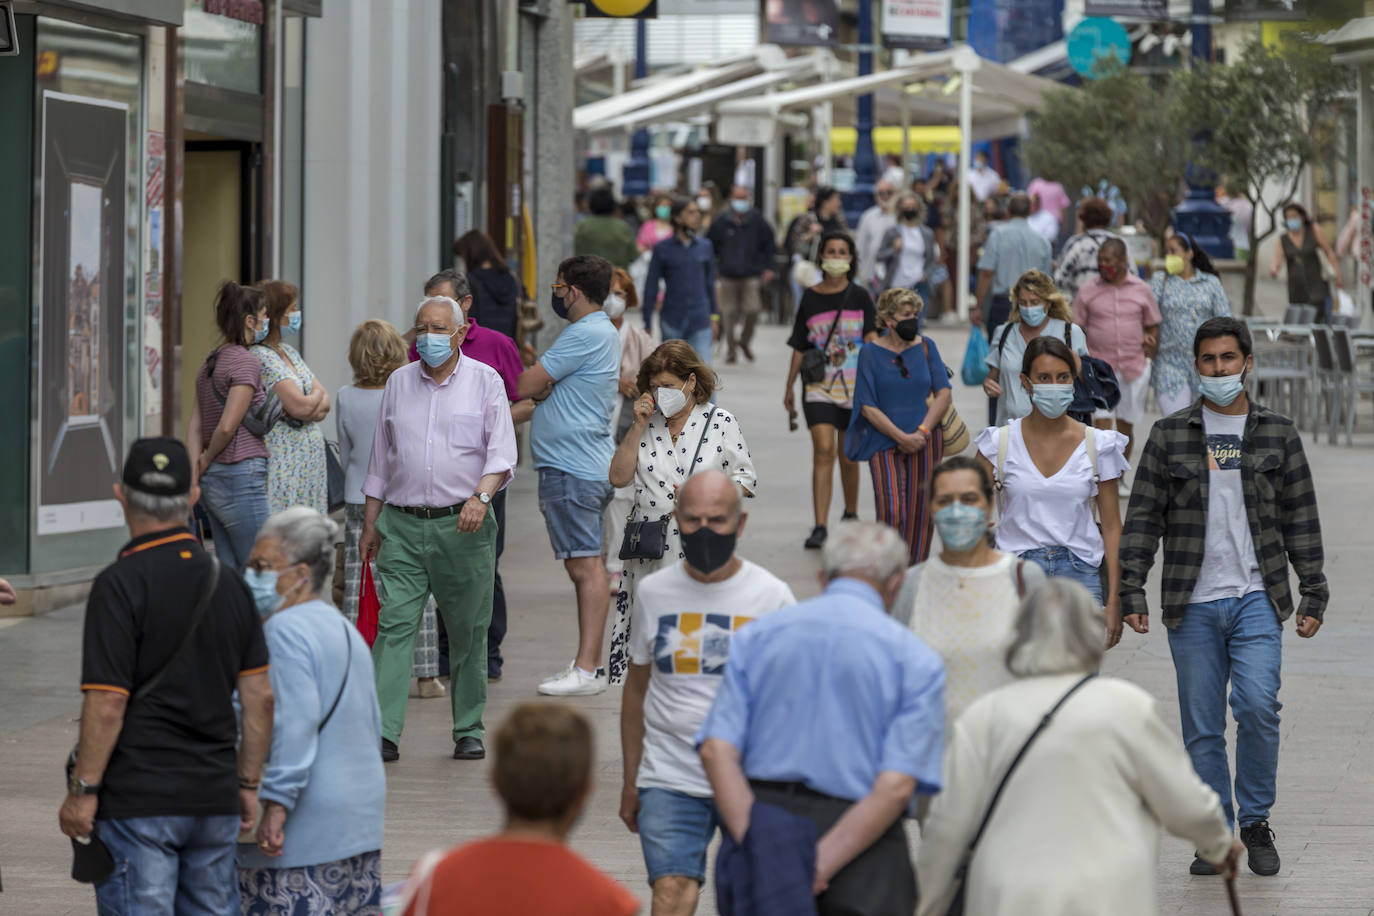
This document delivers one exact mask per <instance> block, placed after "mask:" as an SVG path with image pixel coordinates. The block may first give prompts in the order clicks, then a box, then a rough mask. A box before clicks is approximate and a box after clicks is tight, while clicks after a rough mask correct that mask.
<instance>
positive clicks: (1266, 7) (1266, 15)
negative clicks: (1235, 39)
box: [1226, 0, 1307, 22]
mask: <svg viewBox="0 0 1374 916" xmlns="http://www.w3.org/2000/svg"><path fill="white" fill-rule="evenodd" d="M1306 18H1307V3H1306V2H1305V0H1226V21H1227V22H1255V21H1262V20H1275V19H1283V20H1288V21H1293V20H1300V19H1306Z"/></svg>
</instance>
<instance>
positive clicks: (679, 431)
mask: <svg viewBox="0 0 1374 916" xmlns="http://www.w3.org/2000/svg"><path fill="white" fill-rule="evenodd" d="M638 383H639V391H640V396H639V400H637V401H635V419H634V424H633V425H631V427H630V432H629V435H627V436H626V437H625V439H624V441H622V442H621V443H620V445H618V446H617V447H616V450H615V455H614V456H613V457H612V458H611V471H610V482H611V486H614V487H625V486H630V485H631V483H633V485H634V494H635V496H634V506H633V508H632V509H631V510H630V517H629V518H630V520H632V521H657V520H659V519H663V520H664V523H665V527H666V532H665V533H666V537H665V538H664V544H665V546H664V550H663V556H662V557H659V558H658V559H628V560H626V561H625V569H624V572H623V573H622V574H621V579H620V591H619V592H618V593H617V595H616V601H615V621H614V622H613V623H612V624H611V651H610V662H609V664H608V666H607V667H608V672H607V673H608V674H609V675H610V682H611V683H612V684H618V683H620V682H621V680H622V679H623V678H624V677H625V670H626V666H627V665H628V663H629V653H628V646H629V638H630V618H631V615H632V613H633V611H634V600H635V586H636V583H638V582H640V581H642V580H643V579H644V577H645V576H647V575H649V573H652V572H654V571H656V570H658V569H660V568H662V567H663V566H666V565H667V564H669V563H675V562H677V561H678V560H680V559H682V538H681V535H680V534H679V533H678V529H677V521H676V519H675V518H674V517H673V514H672V512H673V509H674V508H675V500H676V499H677V491H678V488H679V487H681V486H682V484H683V483H685V482H686V480H687V478H688V477H690V476H691V475H692V473H693V472H695V471H702V470H706V469H707V468H714V469H716V470H719V471H723V472H724V473H725V474H726V475H727V476H728V477H729V478H730V479H731V480H733V481H734V482H735V483H737V484H739V485H740V486H741V487H743V488H744V492H745V495H746V496H753V495H754V491H755V489H756V488H757V487H758V478H757V476H756V475H755V474H754V462H753V460H752V459H751V458H750V457H749V447H748V446H747V445H746V444H745V442H744V433H743V432H742V431H741V430H740V428H739V423H738V422H736V421H735V417H734V415H733V414H731V413H730V412H729V411H728V410H722V409H721V408H719V407H717V406H716V405H714V404H712V403H711V395H712V394H713V393H714V392H715V389H716V384H717V380H716V374H715V373H714V372H712V371H711V367H710V366H708V365H706V363H705V362H703V361H702V359H701V357H700V356H698V355H697V352H696V350H694V349H692V346H691V344H689V343H687V341H685V340H666V341H664V342H663V343H662V344H660V345H659V347H658V349H656V350H654V352H653V353H650V354H649V357H648V358H647V359H645V360H644V362H643V364H642V365H641V366H640V367H639V379H638ZM693 459H695V462H694V461H693ZM611 549H612V550H614V551H616V552H617V553H618V552H619V550H620V545H619V544H615V545H613V546H612V548H611Z"/></svg>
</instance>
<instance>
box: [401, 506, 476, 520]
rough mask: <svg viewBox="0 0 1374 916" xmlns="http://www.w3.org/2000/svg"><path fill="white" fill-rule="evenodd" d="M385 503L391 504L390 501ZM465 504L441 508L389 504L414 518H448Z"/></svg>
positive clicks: (461, 509) (460, 510)
mask: <svg viewBox="0 0 1374 916" xmlns="http://www.w3.org/2000/svg"><path fill="white" fill-rule="evenodd" d="M387 505H389V506H391V504H390V503H387ZM465 505H467V504H466V503H459V504H458V505H456V506H444V507H443V508H442V509H431V508H430V507H429V506H391V508H393V509H395V510H396V511H397V512H404V513H405V514H406V515H413V516H415V517H416V518H448V517H449V516H450V515H457V514H458V513H459V512H462V511H463V506H465Z"/></svg>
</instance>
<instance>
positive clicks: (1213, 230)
mask: <svg viewBox="0 0 1374 916" xmlns="http://www.w3.org/2000/svg"><path fill="white" fill-rule="evenodd" d="M1210 7H1211V4H1210V3H1208V0H1193V27H1192V32H1193V57H1194V58H1200V59H1202V60H1210V59H1211V56H1212V25H1211V21H1210V17H1211V15H1212V11H1211V8H1210ZM1211 139H1212V133H1211V131H1209V130H1203V131H1200V132H1199V133H1198V134H1197V135H1195V136H1194V137H1193V148H1194V149H1195V150H1196V149H1197V148H1199V147H1202V146H1205V145H1206V144H1207V143H1210V142H1211ZM1184 180H1185V181H1186V182H1187V183H1188V196H1187V198H1185V199H1184V201H1183V203H1181V204H1179V205H1178V206H1177V207H1175V208H1174V214H1173V216H1174V231H1175V232H1185V233H1187V234H1188V236H1189V237H1190V238H1191V239H1192V240H1193V241H1194V242H1196V243H1197V245H1198V246H1199V247H1200V248H1202V250H1203V251H1205V252H1207V253H1208V254H1209V255H1211V256H1212V257H1214V258H1233V257H1235V255H1236V252H1235V249H1234V248H1233V247H1232V245H1231V211H1229V210H1227V209H1226V208H1225V207H1223V206H1222V205H1221V204H1219V203H1217V201H1216V184H1217V176H1216V175H1214V174H1212V173H1211V172H1209V171H1208V170H1206V169H1204V168H1202V167H1200V166H1198V165H1196V164H1194V163H1189V164H1188V169H1187V171H1186V172H1185V173H1184Z"/></svg>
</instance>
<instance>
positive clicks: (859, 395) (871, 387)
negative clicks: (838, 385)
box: [844, 331, 949, 461]
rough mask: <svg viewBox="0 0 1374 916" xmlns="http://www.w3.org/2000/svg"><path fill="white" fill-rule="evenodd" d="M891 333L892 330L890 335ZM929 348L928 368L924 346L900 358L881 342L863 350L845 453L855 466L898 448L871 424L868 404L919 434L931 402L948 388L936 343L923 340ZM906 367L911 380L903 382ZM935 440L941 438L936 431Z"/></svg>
mask: <svg viewBox="0 0 1374 916" xmlns="http://www.w3.org/2000/svg"><path fill="white" fill-rule="evenodd" d="M888 333H889V334H890V333H892V332H891V331H889V332H888ZM923 342H924V343H925V344H926V345H927V346H929V348H930V360H929V362H928V363H927V360H926V355H925V353H923V352H921V342H917V343H913V344H911V345H910V346H908V347H907V348H906V349H905V350H903V351H902V352H901V353H893V352H892V351H891V350H889V349H888V348H887V347H884V346H883V345H882V344H880V343H878V341H876V340H874V341H871V342H869V343H866V344H864V346H863V349H862V350H860V351H859V372H858V375H857V376H856V377H855V379H854V412H853V413H852V414H851V415H850V418H849V429H848V430H847V431H846V432H845V434H844V453H845V455H846V456H847V457H848V458H849V460H850V461H867V460H868V459H869V458H872V457H873V456H874V455H876V454H877V453H878V452H881V451H883V450H884V449H889V448H896V447H897V443H896V442H893V441H892V439H890V438H889V437H888V436H887V435H885V434H884V433H881V432H879V431H878V430H877V428H875V427H874V426H873V424H872V423H869V422H868V419H867V418H866V417H865V416H864V414H863V407H864V405H868V406H869V407H876V408H878V409H879V410H881V411H882V412H883V413H885V414H887V418H888V419H889V420H891V421H892V422H893V423H895V424H896V425H897V428H898V429H900V430H901V431H902V432H904V433H914V432H915V431H916V427H918V426H920V425H921V421H923V420H924V419H925V418H926V398H928V397H930V395H931V393H932V392H935V391H939V390H941V389H942V388H948V387H949V373H948V372H946V371H945V362H944V360H942V359H940V351H939V350H938V349H936V347H935V341H933V340H931V339H929V338H923ZM903 367H905V368H906V372H907V376H908V377H907V378H903V377H902V368H903ZM932 435H937V436H938V435H940V433H939V432H938V431H936V430H932Z"/></svg>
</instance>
